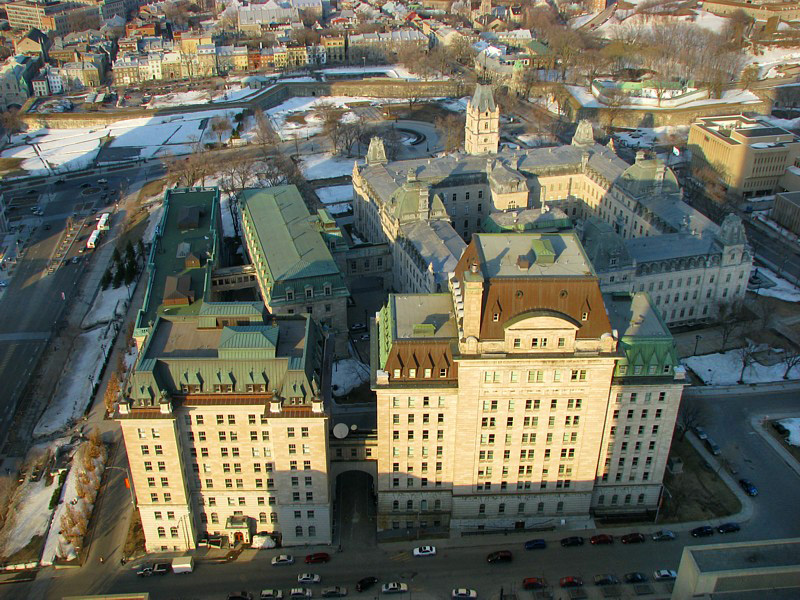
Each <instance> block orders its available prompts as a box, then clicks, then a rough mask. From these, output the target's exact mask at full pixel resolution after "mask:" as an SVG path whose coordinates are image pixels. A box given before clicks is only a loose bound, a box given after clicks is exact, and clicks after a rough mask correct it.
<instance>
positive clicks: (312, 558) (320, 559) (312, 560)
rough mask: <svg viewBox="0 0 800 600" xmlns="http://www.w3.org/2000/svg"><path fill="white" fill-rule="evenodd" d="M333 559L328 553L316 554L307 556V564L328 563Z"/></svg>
mask: <svg viewBox="0 0 800 600" xmlns="http://www.w3.org/2000/svg"><path fill="white" fill-rule="evenodd" d="M330 559H331V555H330V554H328V553H327V552H315V553H314V554H307V555H306V564H307V565H311V564H316V563H326V562H328V561H329V560H330Z"/></svg>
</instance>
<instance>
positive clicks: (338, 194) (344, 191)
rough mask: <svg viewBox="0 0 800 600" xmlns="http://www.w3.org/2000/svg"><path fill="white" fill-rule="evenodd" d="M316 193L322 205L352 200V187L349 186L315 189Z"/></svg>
mask: <svg viewBox="0 0 800 600" xmlns="http://www.w3.org/2000/svg"><path fill="white" fill-rule="evenodd" d="M316 191H317V197H318V198H319V201H320V202H322V203H323V204H337V203H338V202H349V201H350V200H352V199H353V186H352V185H350V184H347V185H332V186H329V187H323V188H317V190H316Z"/></svg>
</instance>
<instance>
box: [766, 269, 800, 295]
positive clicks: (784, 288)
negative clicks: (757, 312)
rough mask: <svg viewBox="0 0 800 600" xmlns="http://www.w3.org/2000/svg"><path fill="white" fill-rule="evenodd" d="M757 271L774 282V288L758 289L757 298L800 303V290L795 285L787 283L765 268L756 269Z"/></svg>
mask: <svg viewBox="0 0 800 600" xmlns="http://www.w3.org/2000/svg"><path fill="white" fill-rule="evenodd" d="M758 270H759V272H760V273H762V274H763V275H765V276H766V277H767V278H768V279H771V280H772V281H774V282H775V287H770V288H759V289H758V295H759V296H769V297H770V298H777V299H778V300H785V301H786V302H800V290H798V289H797V286H796V285H793V284H791V283H789V282H788V281H786V280H785V279H784V278H783V277H779V276H778V275H776V274H775V273H773V272H772V271H770V270H769V269H767V268H765V267H758Z"/></svg>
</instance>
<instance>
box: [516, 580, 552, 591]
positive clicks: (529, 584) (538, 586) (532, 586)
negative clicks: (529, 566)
mask: <svg viewBox="0 0 800 600" xmlns="http://www.w3.org/2000/svg"><path fill="white" fill-rule="evenodd" d="M546 587H547V581H545V579H544V577H526V578H525V579H523V580H522V589H524V590H543V589H545V588H546Z"/></svg>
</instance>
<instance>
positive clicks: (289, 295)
mask: <svg viewBox="0 0 800 600" xmlns="http://www.w3.org/2000/svg"><path fill="white" fill-rule="evenodd" d="M286 300H288V301H289V302H291V301H292V300H294V290H291V289H287V290H286Z"/></svg>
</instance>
